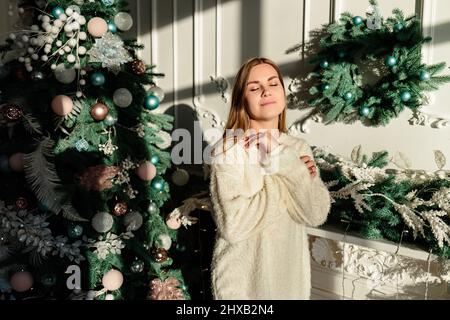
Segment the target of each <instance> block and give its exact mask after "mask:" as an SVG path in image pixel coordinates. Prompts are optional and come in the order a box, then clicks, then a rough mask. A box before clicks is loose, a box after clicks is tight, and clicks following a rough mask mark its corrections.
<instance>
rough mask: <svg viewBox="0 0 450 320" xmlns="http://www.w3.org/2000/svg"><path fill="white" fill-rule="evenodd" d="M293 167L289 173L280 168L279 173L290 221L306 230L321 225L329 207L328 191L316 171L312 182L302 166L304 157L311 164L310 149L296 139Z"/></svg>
mask: <svg viewBox="0 0 450 320" xmlns="http://www.w3.org/2000/svg"><path fill="white" fill-rule="evenodd" d="M294 154H295V156H294V159H293V160H292V161H293V167H292V168H291V169H290V170H287V168H281V169H282V170H280V171H279V173H278V174H280V175H281V176H282V177H283V179H282V181H283V183H285V186H286V190H290V192H285V194H286V198H287V200H286V205H287V209H288V213H289V215H290V216H291V218H292V219H293V220H294V221H296V222H298V223H302V224H306V225H309V226H319V225H321V224H323V223H324V222H325V221H326V219H327V216H328V213H329V211H330V206H331V198H330V193H329V191H328V188H327V187H326V186H325V185H324V183H323V181H322V180H321V178H320V172H319V168H317V175H316V176H315V177H314V178H313V177H312V176H311V174H310V172H309V170H308V167H307V166H306V164H305V163H304V162H303V161H302V160H301V159H300V157H302V156H304V155H308V156H309V157H311V159H312V160H314V156H313V153H312V150H311V148H310V146H309V145H308V144H307V143H306V142H305V141H304V140H301V139H299V142H298V143H297V144H296V145H295V147H294Z"/></svg>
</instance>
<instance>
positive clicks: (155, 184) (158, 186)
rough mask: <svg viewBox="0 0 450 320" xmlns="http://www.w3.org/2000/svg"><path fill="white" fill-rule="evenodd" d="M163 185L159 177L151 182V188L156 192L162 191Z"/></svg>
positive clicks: (162, 180) (163, 182)
mask: <svg viewBox="0 0 450 320" xmlns="http://www.w3.org/2000/svg"><path fill="white" fill-rule="evenodd" d="M164 184H165V181H164V179H163V178H161V177H157V178H155V179H153V180H152V188H153V189H155V190H157V191H161V190H163V189H164Z"/></svg>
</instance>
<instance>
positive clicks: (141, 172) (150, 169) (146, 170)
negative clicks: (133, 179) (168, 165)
mask: <svg viewBox="0 0 450 320" xmlns="http://www.w3.org/2000/svg"><path fill="white" fill-rule="evenodd" d="M136 174H137V175H138V176H139V178H141V179H142V180H144V181H151V180H152V179H153V178H154V177H155V176H156V168H155V166H154V165H153V164H152V163H151V162H149V161H146V162H144V163H142V164H141V165H140V166H139V167H138V168H137V169H136Z"/></svg>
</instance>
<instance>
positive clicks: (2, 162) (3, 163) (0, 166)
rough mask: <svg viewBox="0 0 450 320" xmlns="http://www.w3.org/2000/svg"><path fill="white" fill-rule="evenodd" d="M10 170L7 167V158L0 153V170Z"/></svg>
mask: <svg viewBox="0 0 450 320" xmlns="http://www.w3.org/2000/svg"><path fill="white" fill-rule="evenodd" d="M9 171H11V169H10V167H9V158H8V157H7V156H5V155H4V154H0V172H9Z"/></svg>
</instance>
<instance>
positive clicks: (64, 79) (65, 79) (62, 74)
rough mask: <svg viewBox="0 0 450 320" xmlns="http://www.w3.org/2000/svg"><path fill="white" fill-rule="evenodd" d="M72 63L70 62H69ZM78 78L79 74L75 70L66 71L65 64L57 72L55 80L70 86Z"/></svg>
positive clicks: (60, 65)
mask: <svg viewBox="0 0 450 320" xmlns="http://www.w3.org/2000/svg"><path fill="white" fill-rule="evenodd" d="M69 62H70V61H69ZM76 77H77V72H76V71H75V69H72V68H70V69H66V67H65V66H64V63H61V64H59V65H58V66H57V67H56V70H55V78H56V80H58V81H59V82H61V83H64V84H69V83H72V82H73V81H74V80H75V78H76Z"/></svg>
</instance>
